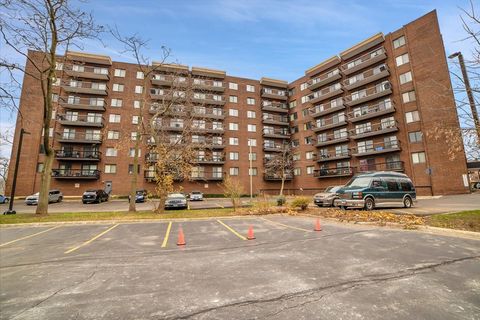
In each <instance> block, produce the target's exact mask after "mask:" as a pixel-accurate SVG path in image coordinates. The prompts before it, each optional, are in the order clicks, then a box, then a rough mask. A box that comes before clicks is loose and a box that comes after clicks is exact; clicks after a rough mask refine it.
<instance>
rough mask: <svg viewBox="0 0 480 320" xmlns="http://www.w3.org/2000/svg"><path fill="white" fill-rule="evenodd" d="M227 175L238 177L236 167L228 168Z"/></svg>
mask: <svg viewBox="0 0 480 320" xmlns="http://www.w3.org/2000/svg"><path fill="white" fill-rule="evenodd" d="M229 173H230V175H231V176H238V167H232V168H230V169H229Z"/></svg>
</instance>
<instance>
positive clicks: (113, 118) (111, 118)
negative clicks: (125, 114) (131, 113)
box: [108, 114, 120, 123]
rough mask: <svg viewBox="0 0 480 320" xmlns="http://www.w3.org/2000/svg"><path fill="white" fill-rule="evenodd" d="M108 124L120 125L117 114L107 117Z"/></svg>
mask: <svg viewBox="0 0 480 320" xmlns="http://www.w3.org/2000/svg"><path fill="white" fill-rule="evenodd" d="M108 122H110V123H120V115H119V114H111V115H109V116H108Z"/></svg>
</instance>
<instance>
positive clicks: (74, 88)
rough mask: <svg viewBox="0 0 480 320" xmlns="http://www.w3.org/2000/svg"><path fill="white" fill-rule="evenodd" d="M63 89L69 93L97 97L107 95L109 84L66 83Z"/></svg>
mask: <svg viewBox="0 0 480 320" xmlns="http://www.w3.org/2000/svg"><path fill="white" fill-rule="evenodd" d="M62 89H63V90H65V92H69V93H83V94H95V95H102V96H106V95H107V84H106V83H105V82H83V81H73V80H72V81H70V82H68V81H66V82H64V83H63V84H62Z"/></svg>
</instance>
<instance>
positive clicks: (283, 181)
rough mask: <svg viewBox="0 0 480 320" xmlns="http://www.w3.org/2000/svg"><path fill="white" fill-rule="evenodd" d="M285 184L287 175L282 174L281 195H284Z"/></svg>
mask: <svg viewBox="0 0 480 320" xmlns="http://www.w3.org/2000/svg"><path fill="white" fill-rule="evenodd" d="M284 186H285V176H282V185H281V186H280V196H283V187H284Z"/></svg>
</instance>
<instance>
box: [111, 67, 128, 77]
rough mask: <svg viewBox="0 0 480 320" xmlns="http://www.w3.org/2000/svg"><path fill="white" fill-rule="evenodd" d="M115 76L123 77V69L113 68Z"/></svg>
mask: <svg viewBox="0 0 480 320" xmlns="http://www.w3.org/2000/svg"><path fill="white" fill-rule="evenodd" d="M113 75H114V76H115V77H120V78H125V70H124V69H115V72H114V73H113Z"/></svg>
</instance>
